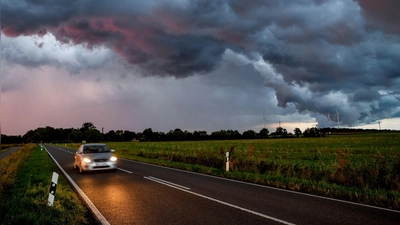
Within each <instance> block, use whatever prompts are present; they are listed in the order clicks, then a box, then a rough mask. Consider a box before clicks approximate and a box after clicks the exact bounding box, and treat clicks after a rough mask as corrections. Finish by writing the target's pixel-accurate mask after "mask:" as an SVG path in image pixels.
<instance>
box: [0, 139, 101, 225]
mask: <svg viewBox="0 0 400 225" xmlns="http://www.w3.org/2000/svg"><path fill="white" fill-rule="evenodd" d="M54 171H55V172H57V173H59V174H60V172H59V171H58V169H57V168H56V166H55V165H54V163H53V162H52V161H51V159H50V158H49V157H48V155H47V152H46V151H41V149H40V147H37V146H34V145H26V146H24V147H23V148H22V149H21V150H19V151H17V152H15V153H13V154H11V155H10V156H8V157H6V158H5V159H3V160H1V184H2V185H1V187H2V189H1V191H0V193H1V202H0V211H1V214H0V221H1V224H4V225H6V224H41V225H42V224H96V223H97V222H96V220H94V219H93V216H92V215H91V214H90V212H89V211H88V210H87V208H86V207H85V206H84V205H83V203H82V202H81V201H80V199H79V198H78V197H77V196H76V194H75V192H74V191H73V190H72V189H71V187H70V186H69V184H68V183H67V182H66V180H65V179H64V178H63V176H59V179H58V185H57V192H56V197H55V201H54V204H53V206H51V207H49V206H47V198H48V192H49V187H50V184H51V176H52V173H53V172H54Z"/></svg>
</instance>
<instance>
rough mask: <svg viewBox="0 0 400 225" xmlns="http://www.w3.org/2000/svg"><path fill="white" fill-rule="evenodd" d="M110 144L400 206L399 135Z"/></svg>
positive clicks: (247, 177) (277, 183) (155, 159)
mask: <svg viewBox="0 0 400 225" xmlns="http://www.w3.org/2000/svg"><path fill="white" fill-rule="evenodd" d="M108 144H109V145H110V146H111V147H112V148H114V149H115V150H116V153H117V155H118V156H119V157H123V158H128V159H133V160H138V161H143V162H149V163H154V164H159V165H164V166H169V167H174V168H179V169H184V170H189V171H194V172H200V173H206V174H210V175H216V176H221V177H227V178H232V179H237V180H242V181H246V182H253V183H258V184H264V185H269V186H274V187H279V188H285V189H290V190H295V191H301V192H307V193H312V194H317V195H323V196H328V197H335V198H340V199H345V200H350V201H355V202H361V203H366V204H371V205H378V206H383V207H389V208H394V209H399V204H400V134H399V133H375V134H359V135H340V136H333V135H331V136H330V137H325V138H290V139H263V140H229V141H187V142H129V143H128V142H124V143H116V142H113V143H108ZM227 151H229V152H230V156H231V157H230V171H229V172H225V161H224V160H225V153H226V152H227Z"/></svg>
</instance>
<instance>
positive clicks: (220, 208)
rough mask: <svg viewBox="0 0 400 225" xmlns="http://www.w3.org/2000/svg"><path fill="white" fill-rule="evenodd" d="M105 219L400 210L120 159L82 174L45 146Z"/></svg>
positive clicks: (268, 218)
mask: <svg viewBox="0 0 400 225" xmlns="http://www.w3.org/2000/svg"><path fill="white" fill-rule="evenodd" d="M45 147H46V149H47V150H48V152H49V154H50V155H51V156H52V157H53V158H54V159H55V160H56V161H57V163H58V164H59V165H60V166H61V167H62V168H63V170H64V171H65V172H66V173H67V174H68V176H69V177H70V178H71V179H72V180H73V182H75V183H76V184H77V186H79V188H80V189H81V190H82V191H83V192H84V194H85V195H86V196H87V198H88V199H90V201H91V203H93V205H94V206H95V207H96V209H97V210H98V212H99V214H100V215H101V216H103V218H104V220H105V223H106V224H107V223H109V224H218V225H222V224H252V225H256V224H325V225H327V224H385V225H389V224H399V221H400V212H399V211H395V210H388V209H381V208H376V207H370V206H365V205H360V204H354V203H350V202H345V201H338V200H334V199H328V198H323V197H318V196H313V195H308V194H301V193H297V192H291V191H285V190H281V189H275V188H270V187H265V186H260V185H254V184H249V183H243V182H237V181H233V180H228V179H221V178H217V177H212V176H206V175H201V174H196V173H191V172H185V171H181V170H175V169H170V168H165V167H160V166H154V165H149V164H145V163H139V162H135V161H131V160H125V159H119V161H118V166H119V168H120V169H119V170H117V171H116V172H112V171H96V172H90V173H86V174H80V173H79V172H78V171H77V170H74V169H73V155H74V153H75V150H72V149H68V148H63V147H56V146H48V145H46V146H45Z"/></svg>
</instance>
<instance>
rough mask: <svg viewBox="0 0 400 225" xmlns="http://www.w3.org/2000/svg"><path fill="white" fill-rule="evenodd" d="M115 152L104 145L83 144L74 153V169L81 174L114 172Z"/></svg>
mask: <svg viewBox="0 0 400 225" xmlns="http://www.w3.org/2000/svg"><path fill="white" fill-rule="evenodd" d="M113 152H115V150H113V149H110V147H108V146H107V145H106V144H83V145H81V146H80V147H79V149H78V151H77V152H76V153H75V160H74V168H75V169H78V168H79V172H80V173H82V172H84V171H93V170H116V169H117V157H116V156H115V155H114V154H113Z"/></svg>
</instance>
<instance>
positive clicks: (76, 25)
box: [1, 0, 400, 124]
mask: <svg viewBox="0 0 400 225" xmlns="http://www.w3.org/2000/svg"><path fill="white" fill-rule="evenodd" d="M399 12H400V3H399V1H397V0H386V1H374V0H342V1H329V0H285V1H281V0H269V1H263V0H253V1H239V0H224V1H198V0H191V1H168V2H164V3H159V2H153V1H140V2H139V3H138V1H106V0H89V1H80V0H71V1H48V0H41V1H40V0H35V1H33V0H13V1H11V0H5V1H2V9H1V20H2V31H3V33H4V34H5V35H7V36H9V37H17V36H21V35H39V36H43V35H44V34H46V33H51V34H53V35H54V36H55V37H56V39H57V40H58V41H60V42H61V43H65V44H71V45H83V46H85V47H86V48H89V49H93V48H96V47H99V46H102V47H106V48H108V49H111V50H112V51H114V52H115V53H117V54H118V55H119V56H121V57H122V58H123V59H124V60H125V62H126V65H127V66H128V67H129V66H132V67H135V68H136V69H137V68H139V69H140V70H141V73H142V74H144V75H157V76H175V77H179V78H181V77H188V76H191V75H193V74H202V73H209V72H212V71H214V70H215V69H216V68H217V67H218V65H219V64H220V62H221V60H222V56H223V54H224V52H225V51H226V49H230V50H232V51H234V52H236V53H240V54H243V55H244V56H246V57H247V58H248V59H249V60H257V59H258V57H262V59H263V60H264V61H265V62H266V63H267V64H270V65H272V67H273V69H274V71H270V73H267V74H266V75H264V77H265V79H266V82H265V85H266V86H268V87H270V88H272V89H273V90H275V93H276V99H277V100H278V106H280V107H282V108H286V107H288V106H294V107H295V108H296V109H297V110H298V111H299V112H300V113H303V112H304V113H305V112H312V113H316V114H320V115H326V113H327V112H329V111H332V108H334V107H335V105H337V107H338V108H339V110H340V111H341V114H342V115H343V118H345V119H343V123H347V124H354V123H355V122H356V121H366V120H368V119H371V118H372V117H369V116H370V115H374V116H375V115H381V116H383V115H396V112H397V111H396V109H397V108H398V107H400V104H399V101H398V95H397V96H396V95H393V94H390V93H393V91H395V90H398V88H399V78H400V44H399V43H400V41H399V40H400V36H399V34H400V26H399V24H400V13H399ZM38 46H39V47H42V48H43V47H44V46H46V43H44V42H40V44H39V45H38ZM7 57H8V58H7ZM10 58H12V56H11V55H6V59H10ZM19 59H20V58H19ZM29 60H30V59H29V58H21V59H20V62H26V63H22V64H26V65H29V63H30V64H31V65H32V64H33V65H36V64H38V63H37V62H32V61H31V62H30V61H29ZM49 62H52V61H51V60H49ZM40 65H41V64H40ZM382 91H386V93H387V96H386V95H385V96H383V94H382ZM332 95H338V96H340V97H341V98H342V99H344V100H343V101H345V102H344V103H343V101H339V100H335V99H334V98H332V97H331V96H332ZM332 99H333V100H332ZM393 99H397V101H394V100H393ZM327 100H330V102H327ZM340 103H341V104H340ZM354 110H357V113H354V112H352V111H354Z"/></svg>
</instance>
